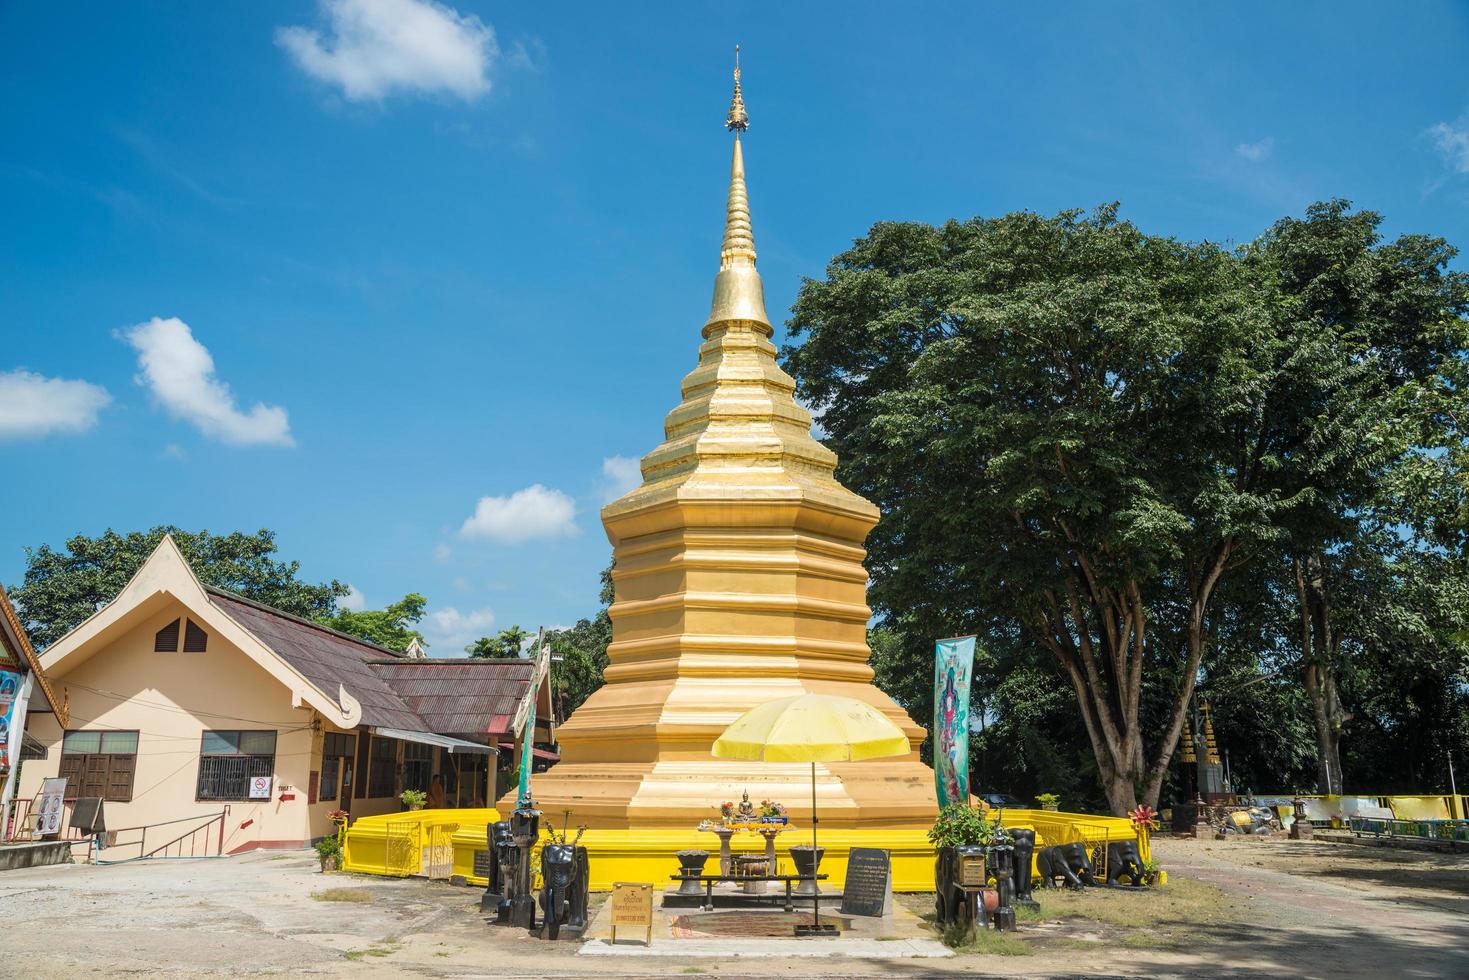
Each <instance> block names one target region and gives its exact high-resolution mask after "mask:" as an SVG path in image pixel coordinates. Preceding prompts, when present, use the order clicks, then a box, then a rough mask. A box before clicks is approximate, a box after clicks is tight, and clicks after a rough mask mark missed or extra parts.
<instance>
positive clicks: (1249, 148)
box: [1234, 136, 1275, 163]
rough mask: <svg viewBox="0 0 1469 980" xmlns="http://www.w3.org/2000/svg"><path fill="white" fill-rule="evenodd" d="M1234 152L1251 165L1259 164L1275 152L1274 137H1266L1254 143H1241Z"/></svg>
mask: <svg viewBox="0 0 1469 980" xmlns="http://www.w3.org/2000/svg"><path fill="white" fill-rule="evenodd" d="M1234 152H1235V153H1236V154H1238V155H1239V156H1242V157H1244V158H1245V159H1246V160H1248V161H1250V162H1251V163H1259V162H1260V161H1261V160H1266V159H1268V158H1269V157H1270V154H1272V153H1274V152H1275V137H1274V136H1267V137H1265V138H1264V139H1262V140H1259V141H1258V142H1255V143H1241V144H1240V145H1239V146H1236V147H1235V148H1234Z"/></svg>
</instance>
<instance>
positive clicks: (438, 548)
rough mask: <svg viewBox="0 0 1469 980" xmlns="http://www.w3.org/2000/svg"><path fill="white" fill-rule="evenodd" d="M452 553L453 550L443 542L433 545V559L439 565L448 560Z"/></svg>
mask: <svg viewBox="0 0 1469 980" xmlns="http://www.w3.org/2000/svg"><path fill="white" fill-rule="evenodd" d="M453 554H454V550H453V549H452V548H450V547H449V546H448V545H446V544H444V543H443V542H440V543H439V544H436V545H434V561H436V562H438V563H439V564H440V565H442V564H444V562H446V561H448V560H449V558H450V557H451V556H452V555H453Z"/></svg>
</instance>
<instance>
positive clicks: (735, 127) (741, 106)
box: [724, 44, 750, 134]
mask: <svg viewBox="0 0 1469 980" xmlns="http://www.w3.org/2000/svg"><path fill="white" fill-rule="evenodd" d="M734 83H735V87H734V98H732V99H730V101H729V115H728V116H726V117H725V118H724V128H725V129H728V130H729V131H730V132H732V133H736V134H738V133H743V132H744V131H745V130H747V129H749V128H750V116H749V113H747V112H745V98H744V96H743V95H741V94H740V46H739V45H738V44H736V45H735V69H734Z"/></svg>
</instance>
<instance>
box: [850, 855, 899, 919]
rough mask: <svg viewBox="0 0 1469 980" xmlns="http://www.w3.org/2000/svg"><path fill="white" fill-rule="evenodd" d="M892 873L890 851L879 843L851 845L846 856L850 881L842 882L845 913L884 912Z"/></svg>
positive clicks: (871, 913)
mask: <svg viewBox="0 0 1469 980" xmlns="http://www.w3.org/2000/svg"><path fill="white" fill-rule="evenodd" d="M891 873H892V868H891V865H890V863H889V860H888V852H887V851H885V850H882V849H881V848H876V847H854V848H852V853H851V854H850V855H849V856H848V857H847V881H846V884H845V885H843V886H842V914H843V915H873V916H880V915H882V913H883V908H884V906H886V905H887V896H888V878H889V877H890V875H891Z"/></svg>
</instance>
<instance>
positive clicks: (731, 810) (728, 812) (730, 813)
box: [719, 800, 735, 823]
mask: <svg viewBox="0 0 1469 980" xmlns="http://www.w3.org/2000/svg"><path fill="white" fill-rule="evenodd" d="M734 814H735V805H734V800H725V801H724V802H723V803H721V804H719V818H720V820H721V821H723V822H724V823H729V822H730V820H731V819H732V818H733V817H734Z"/></svg>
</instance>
